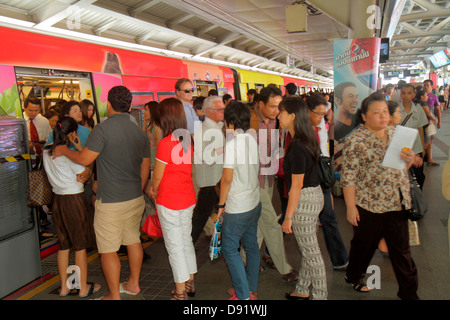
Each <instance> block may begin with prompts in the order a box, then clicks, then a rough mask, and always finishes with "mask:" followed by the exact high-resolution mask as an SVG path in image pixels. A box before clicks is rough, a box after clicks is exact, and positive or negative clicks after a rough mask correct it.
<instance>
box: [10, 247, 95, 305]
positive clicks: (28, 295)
mask: <svg viewBox="0 0 450 320" xmlns="http://www.w3.org/2000/svg"><path fill="white" fill-rule="evenodd" d="M98 257H99V254H98V252H96V253H94V254H92V255H90V256H89V257H88V263H90V262H91V261H93V260H95V259H97V258H98ZM60 279H61V278H60V277H59V275H56V276H54V277H53V278H51V279H49V280H47V281H45V282H44V283H43V284H41V285H39V286H37V287H36V288H34V289H33V290H30V291H28V292H27V293H25V294H24V295H23V296H20V297H19V298H17V300H30V299H31V298H33V297H34V296H35V295H37V294H39V293H41V292H42V291H44V290H45V289H48V288H49V287H50V286H52V285H54V284H55V283H57V282H58V281H60Z"/></svg>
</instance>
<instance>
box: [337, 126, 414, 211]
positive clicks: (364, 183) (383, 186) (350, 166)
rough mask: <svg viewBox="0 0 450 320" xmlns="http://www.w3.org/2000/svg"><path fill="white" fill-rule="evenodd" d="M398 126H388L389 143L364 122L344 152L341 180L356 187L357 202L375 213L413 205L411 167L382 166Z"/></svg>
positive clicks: (397, 209) (350, 137)
mask: <svg viewBox="0 0 450 320" xmlns="http://www.w3.org/2000/svg"><path fill="white" fill-rule="evenodd" d="M393 134H394V128H393V127H388V128H386V136H387V139H386V142H384V141H382V140H381V139H380V138H378V137H377V136H376V135H375V134H374V133H372V132H371V131H370V130H369V129H367V128H366V127H365V126H364V125H361V126H360V127H359V128H357V129H355V130H354V131H353V132H352V134H351V135H350V136H349V137H348V138H347V139H346V147H345V148H344V150H343V155H342V172H341V183H342V186H343V187H346V186H352V185H354V186H355V192H356V205H358V206H359V207H361V208H363V209H366V210H367V211H370V212H373V213H385V212H391V211H401V210H403V208H402V204H403V205H404V207H405V208H406V209H410V208H411V194H410V182H409V175H408V170H407V169H406V168H405V169H403V170H398V169H393V168H388V167H384V166H382V165H381V163H382V162H383V158H384V155H385V153H386V150H387V148H388V146H389V143H390V141H391V139H392V136H393Z"/></svg>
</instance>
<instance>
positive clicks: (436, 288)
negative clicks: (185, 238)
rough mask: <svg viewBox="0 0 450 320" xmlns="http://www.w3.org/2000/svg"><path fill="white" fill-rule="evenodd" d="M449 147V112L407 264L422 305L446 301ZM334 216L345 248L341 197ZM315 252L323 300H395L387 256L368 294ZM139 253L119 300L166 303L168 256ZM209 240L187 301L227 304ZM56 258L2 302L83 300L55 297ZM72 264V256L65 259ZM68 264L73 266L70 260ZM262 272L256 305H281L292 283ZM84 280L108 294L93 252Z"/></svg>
mask: <svg viewBox="0 0 450 320" xmlns="http://www.w3.org/2000/svg"><path fill="white" fill-rule="evenodd" d="M449 148H450V111H445V112H444V113H443V118H442V128H441V129H440V130H438V133H437V135H436V136H435V139H434V146H433V159H434V160H435V161H437V162H439V163H440V166H436V167H432V166H427V165H426V164H425V168H424V170H425V174H426V180H425V185H424V188H423V191H424V193H425V195H426V198H427V200H428V205H429V212H428V214H427V216H426V217H425V218H424V219H422V220H421V221H419V222H418V225H419V235H420V245H419V246H414V247H412V248H411V251H412V256H413V259H414V261H415V263H416V266H417V269H418V274H419V290H418V295H419V297H420V298H421V299H422V300H450V260H449V236H448V219H449V212H450V202H449V201H447V200H446V199H445V198H444V197H443V196H442V192H441V177H442V170H443V165H444V164H445V162H447V160H448V155H449ZM273 202H274V207H275V209H276V210H277V211H280V205H279V199H278V193H277V192H274V199H273ZM334 204H335V211H336V216H337V220H338V224H339V228H340V231H341V235H342V238H343V240H344V243H345V245H346V247H347V249H348V250H349V249H350V240H351V238H352V236H353V230H352V226H351V225H350V224H349V223H348V222H347V221H346V212H345V204H344V200H343V198H342V197H334ZM318 236H319V242H320V247H321V250H322V255H323V257H324V261H325V265H326V271H327V280H328V299H329V300H366V301H367V300H399V299H398V297H397V295H396V294H397V289H398V285H397V281H396V279H395V275H394V272H393V269H392V266H391V262H390V259H389V257H388V256H385V255H383V254H382V253H380V252H377V253H375V255H374V257H373V259H372V262H371V264H373V265H376V266H379V267H380V271H381V288H380V289H373V290H372V291H371V292H370V293H359V292H356V291H354V290H353V289H352V288H351V286H350V285H348V284H347V283H346V282H345V281H344V275H345V273H344V272H342V271H334V270H333V268H332V265H331V262H330V258H329V255H328V252H327V249H326V246H325V241H324V237H323V231H322V230H321V229H320V228H319V230H318ZM284 241H285V248H286V253H287V256H288V261H289V263H290V264H291V265H292V266H293V268H294V269H295V270H298V269H299V266H300V261H301V254H300V252H299V249H298V246H297V243H296V241H295V238H294V236H293V235H285V236H284ZM143 246H144V250H145V252H146V253H147V254H148V255H149V256H150V259H147V260H145V261H144V262H143V265H142V272H141V278H140V279H141V281H140V286H141V293H140V294H138V295H136V296H129V295H125V294H124V295H122V296H121V298H123V299H124V300H168V299H170V297H171V291H172V289H173V288H174V283H173V278H172V272H171V269H170V265H169V261H168V255H167V252H166V249H165V247H164V239H163V238H157V239H153V240H152V241H149V242H147V243H143ZM208 248H209V237H207V236H206V235H205V234H202V236H201V237H200V239H199V240H198V242H197V244H196V251H197V262H198V273H197V275H196V278H195V284H196V291H197V293H196V295H195V297H194V298H191V301H192V302H194V301H196V300H197V301H206V300H208V301H213V300H217V301H219V300H222V301H223V300H227V299H229V298H230V295H229V294H228V293H227V291H228V289H229V288H231V287H232V285H231V278H230V276H229V273H228V270H227V266H226V263H225V261H224V259H223V258H222V259H218V260H217V261H213V262H211V261H210V260H209V256H208ZM56 256H57V255H56V254H52V255H50V256H48V257H46V258H43V259H42V269H43V276H42V278H41V279H38V280H37V281H36V282H35V285H34V286H33V285H31V284H30V285H29V286H27V287H26V288H22V289H20V290H18V291H17V292H15V293H13V294H11V295H9V296H8V297H6V298H5V300H57V301H65V300H86V299H81V298H79V297H78V295H76V294H75V295H69V296H67V297H64V298H61V297H60V296H59V294H58V289H59V286H60V283H59V276H58V270H57V261H56V260H57V258H56ZM71 259H73V254H72V255H71ZM71 263H73V261H71ZM121 263H122V271H121V278H122V281H125V280H126V279H127V277H128V261H127V257H126V255H122V256H121ZM263 266H264V267H265V268H266V271H265V272H263V273H260V277H259V288H258V298H259V300H280V301H286V299H285V293H286V292H290V291H292V290H293V289H294V287H295V284H294V283H287V282H284V281H283V280H282V278H281V276H280V274H279V273H278V272H277V270H276V269H270V268H269V267H268V266H267V265H265V264H264V263H263ZM88 273H89V274H88V281H91V282H96V283H100V284H101V285H102V289H101V290H100V291H99V292H98V293H96V294H94V295H92V296H90V297H89V298H88V299H95V298H98V297H101V296H103V295H105V294H107V293H108V289H107V285H106V282H105V278H104V276H103V272H102V269H101V264H100V257H99V255H98V253H97V252H95V251H94V252H90V253H89V264H88Z"/></svg>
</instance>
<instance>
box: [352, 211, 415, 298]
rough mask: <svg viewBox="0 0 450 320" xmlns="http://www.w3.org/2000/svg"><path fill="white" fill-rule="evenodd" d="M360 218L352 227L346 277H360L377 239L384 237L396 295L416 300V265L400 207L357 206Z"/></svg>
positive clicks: (404, 217)
mask: <svg viewBox="0 0 450 320" xmlns="http://www.w3.org/2000/svg"><path fill="white" fill-rule="evenodd" d="M358 211H359V216H360V221H359V222H358V227H353V230H354V235H353V239H352V241H351V247H350V254H349V264H348V267H347V279H348V280H349V281H350V282H352V283H357V282H358V281H360V280H361V279H363V278H364V275H365V273H366V270H367V267H368V266H369V264H370V261H371V260H372V257H373V255H374V253H375V250H376V249H377V247H378V242H379V241H380V239H381V238H382V237H384V239H385V240H386V244H387V246H388V249H389V257H390V259H391V262H392V267H393V269H394V273H395V276H396V278H397V282H398V285H399V291H398V293H397V295H398V296H399V297H400V298H401V299H404V300H417V299H419V297H418V296H417V288H418V276H417V268H416V265H415V264H414V261H413V259H412V257H411V251H410V247H409V232H408V220H407V216H406V213H405V212H404V211H395V212H386V213H382V214H379V213H372V212H369V211H367V210H365V209H363V208H360V207H358Z"/></svg>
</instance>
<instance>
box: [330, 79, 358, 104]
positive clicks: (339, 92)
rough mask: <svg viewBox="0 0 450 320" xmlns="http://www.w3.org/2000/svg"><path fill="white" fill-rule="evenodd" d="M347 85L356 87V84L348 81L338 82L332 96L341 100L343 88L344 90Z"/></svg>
mask: <svg viewBox="0 0 450 320" xmlns="http://www.w3.org/2000/svg"><path fill="white" fill-rule="evenodd" d="M348 87H355V88H356V85H355V84H354V83H353V82H350V81H346V82H342V83H339V84H338V85H337V86H336V88H335V89H334V97H335V98H338V99H341V100H342V96H343V95H344V90H345V88H348Z"/></svg>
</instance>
